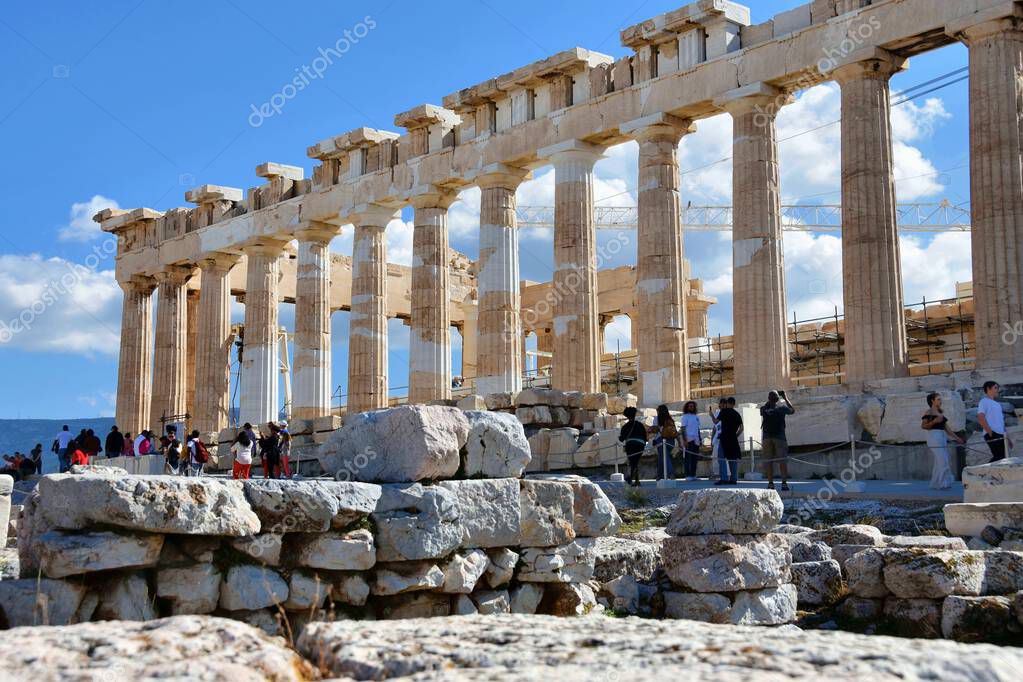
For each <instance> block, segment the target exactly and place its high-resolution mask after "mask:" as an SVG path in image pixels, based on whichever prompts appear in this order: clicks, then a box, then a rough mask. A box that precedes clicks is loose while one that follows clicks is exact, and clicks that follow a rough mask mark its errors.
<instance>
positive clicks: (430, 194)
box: [409, 185, 458, 211]
mask: <svg viewBox="0 0 1023 682" xmlns="http://www.w3.org/2000/svg"><path fill="white" fill-rule="evenodd" d="M457 200H458V194H457V193H456V192H453V191H452V190H450V189H447V188H445V187H438V186H437V185H417V186H416V187H413V188H412V189H411V190H410V191H409V202H410V203H411V204H412V206H413V207H414V208H441V209H444V210H445V211H446V210H447V209H448V208H450V207H451V204H453V203H455V202H456V201H457Z"/></svg>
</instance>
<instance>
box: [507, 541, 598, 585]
mask: <svg viewBox="0 0 1023 682" xmlns="http://www.w3.org/2000/svg"><path fill="white" fill-rule="evenodd" d="M596 542H597V541H596V539H594V538H579V539H577V540H576V541H575V542H572V543H570V544H567V545H561V546H558V547H527V548H524V549H523V550H522V554H521V555H520V557H519V572H518V575H517V576H516V577H517V578H518V580H519V581H520V582H532V583H582V582H586V581H588V580H590V579H592V578H593V571H594V567H595V563H596Z"/></svg>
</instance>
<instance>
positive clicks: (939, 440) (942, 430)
mask: <svg viewBox="0 0 1023 682" xmlns="http://www.w3.org/2000/svg"><path fill="white" fill-rule="evenodd" d="M927 408H928V409H927V412H925V413H924V416H923V420H922V422H921V427H922V428H923V429H924V430H925V431H927V445H928V447H930V449H931V453H933V455H934V465H933V467H932V469H931V488H933V489H935V490H944V489H946V488H951V487H952V482H953V481H955V477H954V476H953V475H952V464H951V459H950V457H949V454H948V437H949V436H951V437H952V439H953V440H955V441H956V442H957V443H959V444H960V445H962V444H963V443H964V442H965V441H964V440H963V439H962V438H960V437H959V435H958V434H957V433H956V432H955V431H953V430H952V427H951V426H949V424H948V418H947V417H945V414H944V413H943V412H942V411H941V396H940V395H938V394H937V393H931V394H929V395H928V396H927Z"/></svg>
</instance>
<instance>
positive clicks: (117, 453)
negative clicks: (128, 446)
mask: <svg viewBox="0 0 1023 682" xmlns="http://www.w3.org/2000/svg"><path fill="white" fill-rule="evenodd" d="M103 451H104V452H106V453H107V457H121V456H122V455H123V454H124V435H123V434H122V433H121V432H120V431H119V430H118V428H117V425H116V424H115V425H114V426H111V427H110V433H108V434H107V440H106V442H105V443H104V444H103Z"/></svg>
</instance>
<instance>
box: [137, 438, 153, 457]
mask: <svg viewBox="0 0 1023 682" xmlns="http://www.w3.org/2000/svg"><path fill="white" fill-rule="evenodd" d="M151 447H152V443H151V442H150V441H149V439H148V438H143V439H142V440H141V441H140V442H139V451H138V452H136V453H135V454H136V455H148V454H149V450H150V449H151Z"/></svg>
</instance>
